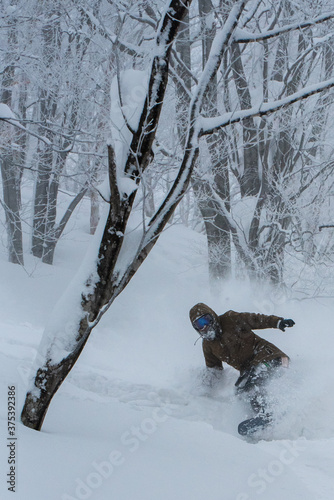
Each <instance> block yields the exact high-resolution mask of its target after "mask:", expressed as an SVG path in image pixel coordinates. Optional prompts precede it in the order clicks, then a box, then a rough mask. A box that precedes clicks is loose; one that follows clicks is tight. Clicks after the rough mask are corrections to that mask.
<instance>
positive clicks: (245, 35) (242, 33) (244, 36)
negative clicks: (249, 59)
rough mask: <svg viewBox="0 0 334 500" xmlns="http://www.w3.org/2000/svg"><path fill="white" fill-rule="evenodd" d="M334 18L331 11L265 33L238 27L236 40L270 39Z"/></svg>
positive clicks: (247, 41) (241, 41)
mask: <svg viewBox="0 0 334 500" xmlns="http://www.w3.org/2000/svg"><path fill="white" fill-rule="evenodd" d="M333 18H334V12H329V13H327V14H322V15H321V16H318V17H315V18H314V19H310V20H308V21H303V22H297V23H292V24H288V25H287V26H282V27H281V28H276V29H273V30H270V31H266V32H264V33H250V32H248V31H246V30H244V29H237V30H236V31H235V36H234V42H238V43H251V42H260V41H262V40H268V38H273V37H276V36H279V35H282V34H283V33H288V32H289V31H294V30H301V29H306V28H310V27H311V26H314V25H315V24H319V23H323V22H325V21H328V20H330V19H333Z"/></svg>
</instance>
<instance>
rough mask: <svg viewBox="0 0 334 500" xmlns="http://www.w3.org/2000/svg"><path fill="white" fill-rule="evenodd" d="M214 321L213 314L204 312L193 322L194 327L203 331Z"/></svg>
mask: <svg viewBox="0 0 334 500" xmlns="http://www.w3.org/2000/svg"><path fill="white" fill-rule="evenodd" d="M212 323H213V318H212V316H211V314H204V315H203V316H201V317H200V318H197V319H195V321H194V322H193V326H194V328H196V330H198V331H200V332H201V331H203V330H205V329H206V328H207V327H208V326H210V325H212Z"/></svg>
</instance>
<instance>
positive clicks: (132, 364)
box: [0, 226, 334, 500]
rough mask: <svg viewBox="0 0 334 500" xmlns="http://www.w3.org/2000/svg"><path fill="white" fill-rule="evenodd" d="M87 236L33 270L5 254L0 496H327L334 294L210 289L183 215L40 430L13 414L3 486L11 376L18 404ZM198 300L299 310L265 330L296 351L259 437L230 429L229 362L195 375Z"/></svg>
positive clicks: (31, 499) (333, 461) (333, 486)
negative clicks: (11, 476) (191, 313)
mask: <svg viewBox="0 0 334 500" xmlns="http://www.w3.org/2000/svg"><path fill="white" fill-rule="evenodd" d="M89 240H90V236H89V235H88V234H86V233H85V232H82V231H80V230H79V229H78V228H77V230H76V232H73V233H70V234H69V235H68V236H67V237H66V238H65V239H64V240H63V241H61V242H60V244H59V248H58V249H57V253H56V262H55V265H54V266H53V267H50V266H44V265H41V264H39V265H38V266H37V268H36V269H35V271H34V274H33V276H32V277H29V276H28V275H27V274H26V273H25V272H24V271H23V270H22V269H20V268H18V266H15V265H10V264H8V263H7V262H6V259H5V255H2V257H1V260H0V268H1V275H2V281H1V287H0V303H1V307H2V314H1V336H0V367H1V368H0V370H1V378H0V380H1V382H0V389H1V393H0V394H1V396H0V398H1V399H0V402H1V404H0V435H1V447H0V463H1V467H0V488H1V499H5V498H15V499H17V500H73V499H92V500H112V499H117V500H144V499H145V500H151V499H152V500H153V499H154V500H171V499H173V500H181V499H182V500H185V499H189V500H190V499H191V500H207V499H209V498H210V499H214V500H253V499H258V498H259V499H263V498H266V499H270V500H276V499H277V500H278V499H280V500H281V499H285V500H297V499H303V500H329V499H332V498H333V492H334V479H333V470H334V420H333V417H332V416H333V410H334V401H333V398H332V394H333V389H332V388H333V382H334V366H333V362H332V358H333V355H332V349H331V347H332V345H333V339H332V336H333V332H332V330H333V329H332V310H333V303H331V302H327V303H326V302H319V301H313V302H312V301H304V302H292V301H291V302H286V301H284V300H282V299H281V300H279V301H278V300H276V302H279V303H276V304H275V303H274V299H273V298H270V297H269V298H268V295H266V294H264V293H262V294H261V293H260V292H259V291H257V292H256V291H255V290H250V289H249V288H248V286H247V285H243V284H241V283H234V284H233V283H230V284H229V285H228V286H226V287H225V289H224V290H221V291H220V293H217V292H216V294H215V295H213V294H212V293H211V291H210V289H209V286H208V280H207V273H206V263H205V262H206V259H205V239H204V238H203V236H200V235H198V234H196V233H194V232H192V231H190V230H189V229H186V228H184V227H182V226H174V227H171V228H169V229H168V230H167V231H166V232H165V233H164V234H163V236H162V237H161V239H160V241H159V242H158V244H157V246H156V247H155V249H154V250H153V252H152V253H151V255H150V256H149V257H148V259H147V261H146V262H145V263H144V264H143V266H142V268H141V269H140V270H139V272H138V274H137V275H136V276H135V277H134V279H133V280H132V282H131V283H130V284H129V286H128V287H127V289H126V290H125V291H124V293H123V294H122V295H121V296H120V297H119V298H118V299H117V301H116V302H115V304H114V305H113V306H112V307H111V308H110V310H109V312H108V313H107V314H106V315H105V317H104V318H103V320H102V321H101V323H100V324H99V325H98V327H97V328H96V329H95V331H94V332H93V334H92V336H91V338H90V340H89V342H88V344H87V346H86V348H85V351H84V353H83V354H82V356H81V358H80V359H79V361H78V362H77V364H76V366H75V367H74V369H73V370H72V372H71V374H70V376H69V377H68V379H67V380H66V381H65V383H64V384H63V386H62V387H61V388H60V390H59V392H58V394H57V395H56V397H55V398H54V401H53V402H52V405H51V407H50V409H49V412H48V414H47V417H46V420H45V423H44V427H43V429H42V432H40V433H38V432H35V431H32V430H30V429H27V428H25V427H24V426H22V425H21V424H20V423H19V422H18V423H17V436H18V440H17V444H16V452H17V459H18V466H17V471H16V472H17V478H16V487H17V491H16V493H15V495H14V494H13V493H11V492H8V491H7V485H6V480H7V478H6V474H7V472H8V464H7V458H8V448H7V446H6V442H7V441H6V440H7V423H6V416H7V403H6V401H7V387H8V385H16V390H17V395H18V402H17V417H19V410H20V409H21V407H22V404H23V401H24V396H25V390H26V385H27V376H28V371H29V368H30V366H31V364H32V361H33V358H34V355H35V352H36V348H37V345H38V342H39V339H40V338H41V335H42V332H43V327H44V325H45V323H46V321H47V318H48V315H49V314H50V312H51V309H52V307H53V305H54V304H55V302H56V300H57V298H58V297H59V296H60V295H61V292H62V290H63V289H64V287H65V286H66V285H67V283H68V281H69V280H70V278H71V277H72V276H73V275H74V273H75V270H76V268H77V267H78V265H79V264H80V261H81V260H82V256H83V254H84V252H85V249H86V247H87V243H88V241H89ZM29 265H31V266H33V265H34V263H33V262H32V261H31V262H28V266H29ZM199 301H203V302H207V303H209V304H210V305H211V306H212V307H213V308H214V309H216V310H217V312H219V313H222V312H224V311H225V310H227V309H235V310H240V311H241V310H243V311H254V312H263V313H267V314H270V313H276V314H278V315H282V316H285V317H292V318H293V319H294V320H295V321H296V326H295V327H294V328H293V329H290V330H287V331H286V332H285V333H282V332H280V331H278V330H267V331H263V332H261V334H262V335H263V336H265V337H266V338H267V339H268V340H270V341H272V342H274V343H276V344H277V345H278V346H279V347H280V348H282V349H283V350H284V351H285V352H287V353H288V354H289V355H290V356H291V358H292V360H293V363H292V366H291V369H290V370H289V371H288V373H287V374H286V375H285V377H284V378H283V379H281V381H280V384H278V385H277V384H276V386H275V385H273V388H272V390H273V392H274V393H275V396H276V397H277V398H279V399H280V402H281V403H280V410H281V413H282V416H281V419H280V420H279V421H278V422H277V424H276V425H275V427H274V428H273V429H272V430H271V431H270V432H269V431H268V434H267V435H264V436H263V437H264V439H262V440H260V441H258V442H247V441H245V440H244V439H242V438H241V437H239V436H238V434H237V424H238V423H239V422H240V421H241V420H242V419H244V418H246V415H247V411H248V408H247V406H245V405H244V404H243V403H242V401H238V400H237V399H236V398H235V396H234V390H233V387H234V382H235V380H236V378H237V372H236V371H235V370H233V369H231V368H227V369H226V370H225V372H224V374H223V376H222V379H221V380H220V381H219V384H218V385H217V387H215V388H214V389H211V390H208V389H207V388H205V386H204V385H203V384H202V376H203V374H204V369H203V359H202V352H201V345H200V342H198V343H197V344H196V345H195V346H194V342H195V340H196V338H197V337H196V334H195V332H194V330H193V329H192V328H191V325H190V323H189V319H188V310H189V309H190V307H191V306H192V305H193V304H194V303H196V302H199Z"/></svg>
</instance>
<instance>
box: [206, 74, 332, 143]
mask: <svg viewBox="0 0 334 500" xmlns="http://www.w3.org/2000/svg"><path fill="white" fill-rule="evenodd" d="M331 87H334V78H331V79H329V80H325V81H324V82H320V83H315V84H314V85H309V86H308V87H306V88H304V89H302V90H300V91H298V92H295V93H293V94H291V95H289V96H287V97H285V98H284V99H279V100H277V101H274V102H266V103H263V102H262V103H261V104H260V105H258V106H253V107H252V108H250V109H245V110H239V111H233V112H229V113H224V114H223V115H221V116H216V117H214V118H204V117H201V118H200V119H199V122H200V124H199V127H200V133H199V135H200V136H203V135H207V134H211V133H213V132H215V131H216V130H218V129H220V128H223V127H226V126H227V125H230V124H232V123H237V122H240V121H242V120H244V119H245V118H251V117H255V116H264V115H269V114H270V113H274V112H275V111H278V110H279V109H281V108H284V107H286V106H289V105H290V104H293V103H295V102H297V101H300V100H302V99H306V98H307V97H310V96H312V95H314V94H318V93H319V92H323V91H324V90H328V89H330V88H331Z"/></svg>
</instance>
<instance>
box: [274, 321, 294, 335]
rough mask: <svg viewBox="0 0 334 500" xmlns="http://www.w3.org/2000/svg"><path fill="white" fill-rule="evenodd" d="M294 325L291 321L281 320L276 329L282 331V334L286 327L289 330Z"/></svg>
mask: <svg viewBox="0 0 334 500" xmlns="http://www.w3.org/2000/svg"><path fill="white" fill-rule="evenodd" d="M294 324H295V322H294V321H293V319H281V321H280V322H279V324H278V328H279V329H280V330H282V332H285V328H286V327H288V328H290V327H291V326H293V325H294Z"/></svg>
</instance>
